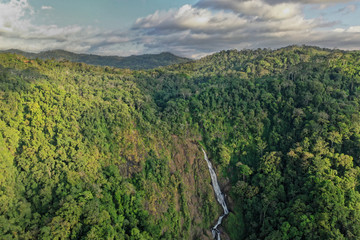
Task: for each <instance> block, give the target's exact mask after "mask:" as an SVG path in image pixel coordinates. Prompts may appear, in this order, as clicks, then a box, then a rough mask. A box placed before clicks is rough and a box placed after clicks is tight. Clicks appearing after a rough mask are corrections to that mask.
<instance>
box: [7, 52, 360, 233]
mask: <svg viewBox="0 0 360 240" xmlns="http://www.w3.org/2000/svg"><path fill="white" fill-rule="evenodd" d="M0 64H1V67H0V99H1V101H0V113H1V114H0V156H1V157H0V160H1V161H0V199H1V200H0V235H1V238H2V239H34V238H39V239H104V238H105V239H189V238H194V239H197V238H199V237H200V235H199V234H201V233H199V232H198V231H197V230H196V229H208V228H209V227H210V226H211V224H212V223H213V222H214V220H215V217H216V215H217V214H218V211H220V210H219V207H217V206H216V202H215V200H214V199H213V198H214V196H213V194H212V192H211V188H209V186H208V184H206V181H209V180H204V182H205V184H204V185H201V183H200V182H201V181H203V180H201V179H202V178H200V180H199V179H198V180H197V184H199V185H197V186H199V187H198V192H196V193H194V196H195V198H197V199H201V201H199V203H201V204H199V206H198V207H199V209H200V210H199V212H197V213H196V214H200V215H201V219H202V223H201V224H199V223H198V222H196V221H195V220H194V212H193V210H192V208H191V204H192V200H191V198H189V196H188V189H190V187H191V186H190V184H189V182H188V181H187V180H186V179H187V177H188V176H190V175H197V174H199V176H200V175H201V174H202V175H201V176H208V175H206V174H207V173H206V168H202V171H203V172H202V171H200V170H197V171H194V169H192V168H191V167H190V166H193V165H190V163H186V165H184V166H187V167H184V169H182V168H181V169H180V168H178V169H176V170H175V168H174V167H173V166H174V162H176V161H175V160H174V154H175V152H176V151H177V149H178V146H177V145H178V141H182V142H201V144H202V145H203V146H205V147H206V150H207V152H208V153H209V154H210V156H211V159H212V160H213V161H215V165H217V171H218V174H219V175H220V178H221V179H223V182H225V179H228V184H227V185H228V186H230V188H228V190H227V193H228V194H229V196H230V199H232V200H231V204H230V208H231V210H232V212H231V214H230V215H229V216H228V218H227V219H226V222H225V228H226V232H227V233H228V235H229V236H230V237H231V239H359V237H360V225H359V224H360V194H359V190H360V189H359V173H360V172H359V165H360V151H359V149H360V148H359V147H360V118H359V112H360V111H359V110H360V109H359V100H360V74H359V72H360V71H359V70H360V52H359V51H340V50H328V49H321V48H317V47H307V46H302V47H300V46H290V47H286V48H282V49H278V50H268V49H257V50H243V51H237V50H230V51H222V52H219V53H217V54H214V55H210V56H207V57H205V58H203V59H200V60H198V61H195V62H190V63H184V64H179V65H173V66H170V67H166V68H158V69H154V70H147V71H144V70H138V71H130V70H121V69H116V68H111V67H95V66H89V65H85V64H81V63H80V64H79V63H71V62H68V61H63V62H56V61H53V60H45V61H43V60H39V59H36V60H28V59H26V58H24V57H21V56H19V55H13V54H0ZM176 139H179V140H176ZM199 156H201V155H199ZM184 159H185V157H183V160H184ZM184 161H185V160H184ZM185 162H186V161H185ZM201 164H205V162H202V163H201ZM195 178H196V176H195ZM207 179H209V177H207ZM200 186H204V187H200ZM205 186H206V188H205ZM160 200H161V201H160ZM178 210H179V211H178ZM205 234H206V233H205Z"/></svg>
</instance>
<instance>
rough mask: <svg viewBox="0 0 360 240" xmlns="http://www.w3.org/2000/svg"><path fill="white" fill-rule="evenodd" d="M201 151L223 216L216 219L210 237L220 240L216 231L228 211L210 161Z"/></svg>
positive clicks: (218, 232)
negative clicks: (222, 210)
mask: <svg viewBox="0 0 360 240" xmlns="http://www.w3.org/2000/svg"><path fill="white" fill-rule="evenodd" d="M202 151H203V152H204V158H205V160H206V162H207V165H208V167H209V172H210V176H211V182H212V185H213V188H214V192H215V195H216V199H217V201H218V202H219V203H220V205H221V206H222V208H223V209H224V214H223V215H221V216H220V217H219V219H218V221H217V222H216V224H215V226H214V227H213V228H212V229H211V232H212V235H213V238H214V239H217V240H220V239H221V238H220V231H219V230H218V229H217V228H218V226H219V225H220V224H221V222H222V220H223V218H224V217H225V216H226V215H228V214H229V210H228V208H227V205H226V202H225V198H224V195H223V194H222V192H221V190H220V187H219V183H218V181H217V177H216V173H215V171H214V169H213V167H212V165H211V162H210V160H209V159H208V157H207V155H206V152H205V151H204V149H203V148H202Z"/></svg>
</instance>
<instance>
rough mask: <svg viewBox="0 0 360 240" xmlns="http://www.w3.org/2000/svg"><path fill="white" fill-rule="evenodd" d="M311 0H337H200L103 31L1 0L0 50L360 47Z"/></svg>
mask: <svg viewBox="0 0 360 240" xmlns="http://www.w3.org/2000/svg"><path fill="white" fill-rule="evenodd" d="M310 2H311V3H314V2H317V3H318V4H317V5H316V6H317V7H320V6H322V4H328V3H331V2H332V3H334V2H336V1H319V0H318V1H316V0H313V1H310V0H307V1H282V0H200V1H199V2H198V3H197V4H196V5H193V6H192V5H188V4H187V5H184V6H182V7H180V8H177V9H171V10H168V11H156V12H154V13H153V14H150V15H148V16H145V17H143V18H139V19H137V20H136V22H135V23H134V25H133V27H132V28H131V29H129V30H127V31H125V32H121V31H116V30H112V31H107V32H104V31H100V30H99V29H94V28H93V27H83V26H79V25H69V26H64V27H60V26H58V25H46V24H42V25H36V24H34V22H33V21H32V19H35V18H36V14H37V13H39V12H35V11H33V9H32V7H31V6H30V4H29V2H28V0H10V1H6V2H4V1H3V0H0V48H2V49H9V48H20V49H22V50H25V51H34V52H37V51H42V50H47V49H55V48H56V49H58V48H61V49H65V50H69V51H75V52H88V53H96V54H102V55H123V56H124V55H130V54H142V53H154V52H162V51H171V52H174V53H176V54H179V55H182V56H189V57H200V56H203V55H205V54H209V53H212V52H216V51H219V50H223V49H231V48H237V49H242V48H258V47H270V48H278V47H283V46H286V45H293V44H311V45H319V46H322V47H330V48H333V47H341V48H344V49H346V48H348V49H351V48H357V49H359V47H360V46H359V44H358V39H360V26H347V25H344V24H340V23H338V22H327V21H325V20H323V19H322V18H306V17H305V16H304V14H303V11H304V9H305V8H304V3H310ZM42 9H43V10H50V8H48V6H43V7H42ZM355 10H356V5H350V4H348V6H345V7H344V6H343V5H341V8H340V7H339V11H341V13H345V12H351V11H355ZM356 25H358V24H356Z"/></svg>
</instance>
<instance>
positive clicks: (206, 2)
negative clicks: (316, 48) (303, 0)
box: [197, 0, 301, 20]
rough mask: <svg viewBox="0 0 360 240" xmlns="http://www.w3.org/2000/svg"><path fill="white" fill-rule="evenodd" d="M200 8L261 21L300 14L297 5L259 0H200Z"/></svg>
mask: <svg viewBox="0 0 360 240" xmlns="http://www.w3.org/2000/svg"><path fill="white" fill-rule="evenodd" d="M197 6H198V7H200V8H212V9H226V10H231V11H234V12H236V13H240V14H242V15H246V16H254V17H258V18H262V19H267V20H268V19H287V18H292V17H294V16H296V15H299V14H300V12H301V11H300V5H299V4H297V3H280V4H275V5H274V4H268V3H267V2H264V1H261V0H246V1H235V0H202V1H200V2H199V3H198V4H197Z"/></svg>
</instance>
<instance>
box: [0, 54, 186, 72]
mask: <svg viewBox="0 0 360 240" xmlns="http://www.w3.org/2000/svg"><path fill="white" fill-rule="evenodd" d="M0 52H3V53H14V54H18V55H22V56H25V57H27V58H29V59H36V58H40V59H43V60H51V59H54V60H57V61H64V60H67V61H71V62H79V63H86V64H91V65H96V66H110V67H117V68H126V69H152V68H158V67H163V66H169V65H172V64H179V63H185V62H190V61H191V59H188V58H184V57H179V56H176V55H174V54H172V53H169V52H162V53H159V54H143V55H131V56H128V57H120V56H100V55H94V54H77V53H73V52H68V51H64V50H50V51H44V52H40V53H30V52H24V51H21V50H17V49H9V50H5V51H0Z"/></svg>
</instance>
